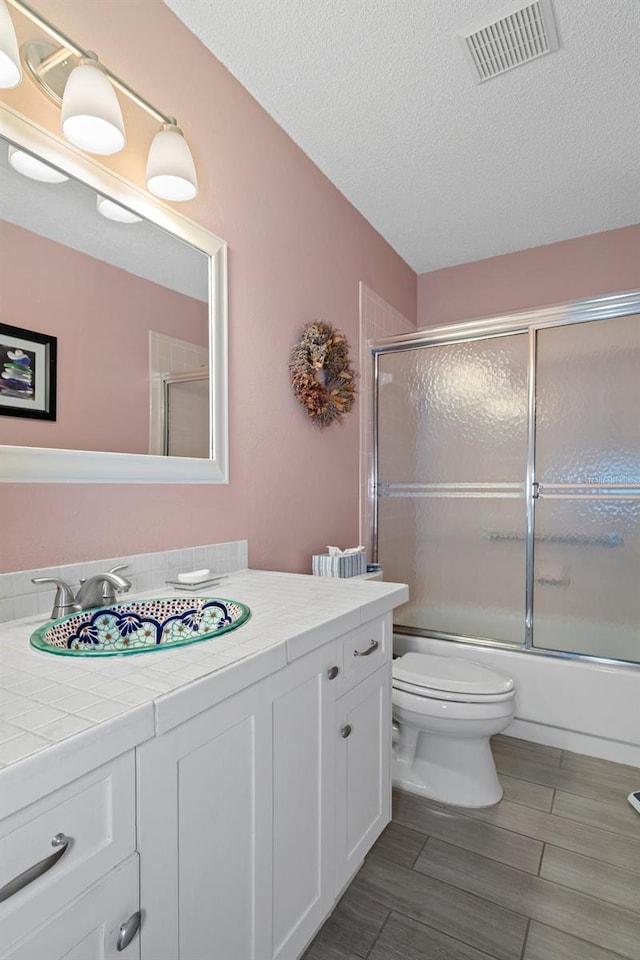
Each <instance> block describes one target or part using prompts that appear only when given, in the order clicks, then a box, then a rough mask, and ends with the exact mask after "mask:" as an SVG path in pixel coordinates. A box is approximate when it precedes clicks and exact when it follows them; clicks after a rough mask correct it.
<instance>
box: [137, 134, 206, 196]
mask: <svg viewBox="0 0 640 960" xmlns="http://www.w3.org/2000/svg"><path fill="white" fill-rule="evenodd" d="M146 179H147V189H148V190H149V192H150V193H153V194H154V196H156V197H162V198H163V199H164V200H192V199H193V197H195V196H196V194H197V193H198V181H197V178H196V168H195V165H194V163H193V157H192V156H191V151H190V150H189V147H188V146H187V141H186V140H185V139H184V134H183V132H182V130H181V129H180V127H179V126H178V125H177V123H176V121H175V120H174V119H173V117H170V118H169V123H163V124H162V128H161V129H160V130H159V131H158V133H156V135H155V137H154V138H153V140H152V142H151V148H150V150H149V157H148V159H147V178H146Z"/></svg>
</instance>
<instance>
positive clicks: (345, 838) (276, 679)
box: [138, 617, 391, 960]
mask: <svg viewBox="0 0 640 960" xmlns="http://www.w3.org/2000/svg"><path fill="white" fill-rule="evenodd" d="M373 644H375V647H374V648H373V649H371V648H372V647H373ZM390 644H391V620H390V617H387V618H384V619H383V618H380V619H378V620H375V621H372V622H371V624H366V625H365V626H364V627H363V628H358V629H357V630H355V631H352V632H350V633H349V634H347V635H346V636H343V637H340V638H338V639H337V640H333V641H331V642H328V643H326V644H324V645H323V646H321V647H319V648H318V649H316V650H315V651H313V652H311V653H308V654H305V655H304V656H300V657H299V658H298V659H295V660H293V661H292V662H290V663H289V664H288V665H287V666H286V667H284V668H283V669H282V670H280V671H278V672H276V673H274V674H272V675H271V676H269V677H267V678H266V679H264V680H261V681H260V682H259V683H256V684H254V685H252V686H251V687H248V688H247V689H245V690H243V691H242V692H240V693H238V694H235V695H233V696H231V697H229V698H228V699H227V700H224V701H222V702H221V703H219V704H217V705H216V706H213V707H211V708H210V709H209V710H207V711H205V712H204V713H201V714H198V715H197V716H196V717H194V718H193V719H191V720H188V721H187V722H185V723H183V724H181V725H180V726H178V727H175V728H174V729H173V730H170V731H169V732H167V733H166V734H163V735H162V736H159V737H156V738H155V739H153V740H150V741H148V742H147V743H144V744H143V745H142V746H141V747H140V748H139V749H138V844H139V850H140V856H141V903H142V906H143V912H144V924H143V927H142V930H141V951H142V952H141V956H142V960H178V958H179V960H203V958H204V957H207V958H211V960H297V958H298V957H300V956H301V954H302V953H303V951H304V948H305V947H306V945H307V944H308V942H309V940H310V939H311V938H312V937H313V935H314V934H315V932H316V931H317V929H318V928H319V927H320V926H321V924H322V922H323V921H324V919H325V918H326V916H327V915H328V914H329V913H330V912H331V910H332V909H333V906H334V904H335V902H336V898H337V896H338V894H339V893H340V892H341V890H342V888H343V887H344V885H345V884H346V882H347V881H348V879H349V878H350V876H351V875H352V874H353V873H354V872H355V870H356V869H357V868H358V866H359V864H360V862H361V861H362V859H363V857H364V855H365V854H366V852H367V850H368V849H369V848H370V846H371V845H372V843H373V842H374V840H375V839H376V837H377V836H378V834H379V833H380V832H381V831H382V829H383V828H384V826H385V825H386V823H387V822H388V820H389V816H390V796H391V786H390V767H389V748H390V737H391V714H390ZM369 651H370V652H369ZM360 654H365V655H364V656H361V655H360ZM354 664H355V666H354ZM347 725H349V726H350V728H351V729H350V734H349V735H348V736H345V728H346V727H347Z"/></svg>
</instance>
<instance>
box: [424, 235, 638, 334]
mask: <svg viewBox="0 0 640 960" xmlns="http://www.w3.org/2000/svg"><path fill="white" fill-rule="evenodd" d="M639 288H640V224H635V225H633V226H631V227H622V228H621V229H619V230H609V231H607V232H605V233H594V234H591V235H590V236H588V237H577V238H576V239H574V240H562V241H561V242H560V243H549V244H547V245H545V246H544V247H532V248H531V249H529V250H519V251H518V252H517V253H508V254H505V255H504V256H502V257H490V258H489V259H487V260H476V261H474V262H473V263H463V264H461V265H460V266H457V267H447V268H446V269H444V270H434V271H433V273H423V274H421V275H420V276H419V277H418V328H420V327H427V326H433V325H434V324H436V325H437V324H441V323H455V322H456V321H459V320H471V319H473V318H474V317H490V316H497V315H499V314H502V313H511V312H512V311H516V310H526V309H529V308H535V307H542V306H545V305H548V304H552V303H565V302H569V301H572V300H586V299H589V298H591V297H601V296H606V295H607V294H612V293H623V292H624V291H625V290H637V289H639Z"/></svg>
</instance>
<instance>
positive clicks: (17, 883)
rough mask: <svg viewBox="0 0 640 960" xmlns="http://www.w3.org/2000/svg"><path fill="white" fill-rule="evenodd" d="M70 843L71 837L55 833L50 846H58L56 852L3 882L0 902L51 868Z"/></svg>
mask: <svg viewBox="0 0 640 960" xmlns="http://www.w3.org/2000/svg"><path fill="white" fill-rule="evenodd" d="M70 843H71V837H66V836H65V835H64V833H56V835H55V837H54V838H53V840H52V841H51V846H52V847H58V849H57V850H56V852H55V853H52V854H51V855H50V856H48V857H45V858H44V860H40V861H38V863H34V865H33V866H32V867H29V869H28V870H25V871H24V873H20V874H18V876H17V877H14V878H13V880H9V882H8V883H5V885H4V887H2V889H1V890H0V903H4V901H5V900H8V899H9V897H12V896H13V895H14V893H18V891H19V890H22V889H23V887H27V886H28V885H29V884H30V883H33V881H34V880H37V879H38V877H41V876H42V875H43V874H45V873H46V872H47V870H51V867H55V865H56V863H57V862H58V860H59V859H60V858H61V857H63V856H64V854H65V853H66V852H67V850H68V849H69V844H70Z"/></svg>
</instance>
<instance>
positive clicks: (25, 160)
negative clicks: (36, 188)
mask: <svg viewBox="0 0 640 960" xmlns="http://www.w3.org/2000/svg"><path fill="white" fill-rule="evenodd" d="M9 163H10V164H11V166H12V167H13V169H14V170H17V171H18V173H21V174H22V175H23V176H25V177H29V178H30V179H31V180H40V181H41V182H42V183H64V182H65V180H68V179H69V177H66V176H65V175H64V173H60V171H59V170H56V168H55V167H50V166H49V164H48V163H45V162H44V160H40V159H38V157H34V156H33V154H32V153H26V152H25V151H24V150H18V148H17V147H9Z"/></svg>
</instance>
